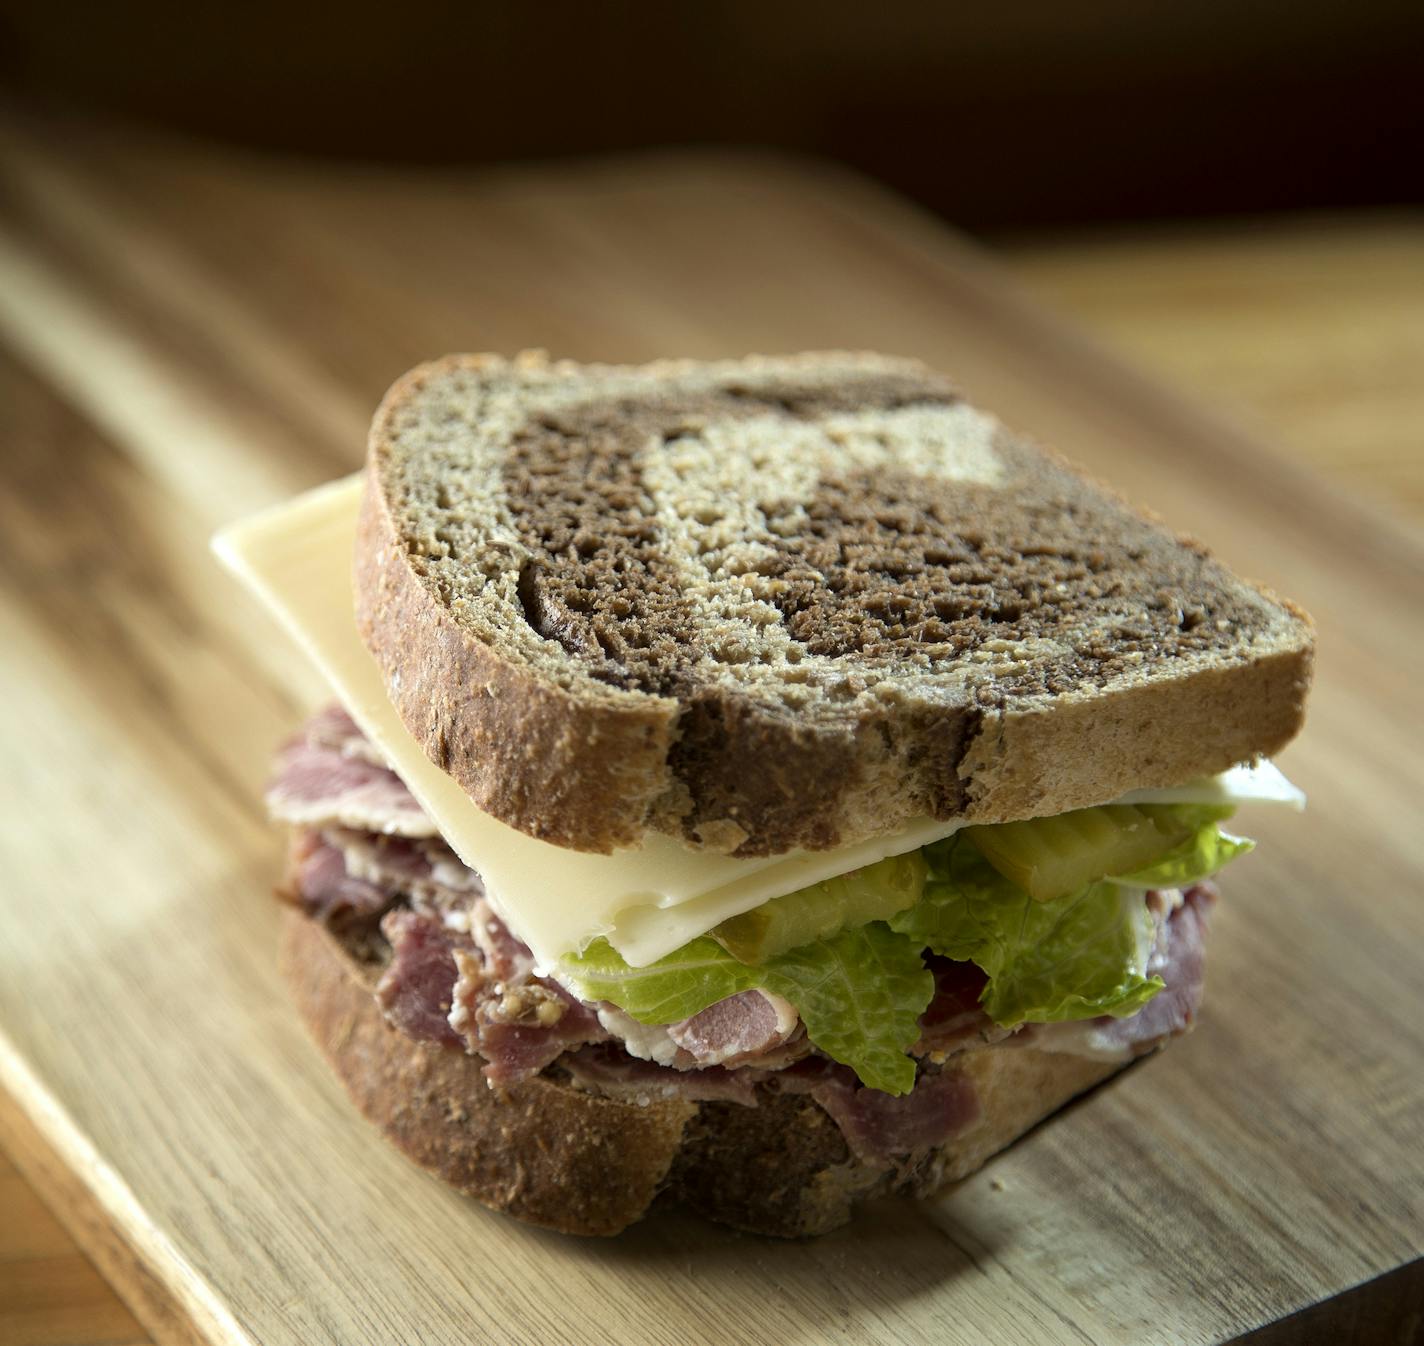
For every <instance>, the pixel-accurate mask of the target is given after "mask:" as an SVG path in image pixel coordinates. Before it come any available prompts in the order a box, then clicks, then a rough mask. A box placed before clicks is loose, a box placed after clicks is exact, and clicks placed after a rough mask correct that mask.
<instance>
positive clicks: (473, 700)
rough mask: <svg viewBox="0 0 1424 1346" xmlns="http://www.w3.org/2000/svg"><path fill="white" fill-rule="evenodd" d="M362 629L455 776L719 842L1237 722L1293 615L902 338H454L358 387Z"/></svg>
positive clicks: (1232, 741)
mask: <svg viewBox="0 0 1424 1346" xmlns="http://www.w3.org/2000/svg"><path fill="white" fill-rule="evenodd" d="M368 473H369V475H368V481H367V487H366V492H365V501H364V505H363V512H362V522H361V533H360V537H359V540H358V545H357V560H356V589H357V608H358V614H359V620H360V624H361V629H362V633H363V636H364V638H365V640H366V643H367V645H368V646H369V648H370V649H371V651H372V652H373V654H374V655H375V657H376V659H377V661H378V663H379V664H380V667H381V669H382V671H383V674H384V677H385V681H386V686H387V688H388V690H389V692H390V695H391V698H392V701H393V702H394V704H395V706H396V708H397V710H398V711H399V713H400V715H401V718H402V719H403V721H404V722H405V724H406V725H407V727H408V728H409V729H410V730H411V732H412V733H413V734H414V736H415V737H416V739H417V740H418V741H419V742H420V743H421V744H422V745H423V746H424V748H425V751H426V752H427V754H428V755H429V756H430V757H431V759H432V760H433V761H434V762H435V763H436V764H437V765H439V766H440V767H442V768H443V769H444V770H446V771H448V772H449V773H450V774H451V775H452V776H453V777H454V778H455V779H456V780H457V781H458V782H459V783H460V784H461V785H462V786H463V787H464V789H465V790H466V791H467V792H468V793H469V794H470V796H471V797H472V798H473V799H474V801H475V802H476V803H477V804H478V805H479V806H480V807H481V808H483V809H485V810H487V811H488V812H489V813H491V814H493V815H494V816H496V817H498V818H500V819H502V820H504V821H505V822H507V823H509V824H511V825H512V826H514V827H517V828H519V829H520V830H522V831H524V832H527V833H530V834H532V835H534V836H538V837H542V838H544V839H546V840H548V841H551V842H554V843H556V844H558V845H561V846H567V847H572V848H575V849H580V850H590V851H608V850H611V849H613V848H616V847H621V846H628V845H632V844H636V843H637V842H638V840H639V839H640V838H641V836H642V835H643V833H644V832H645V830H646V829H648V828H657V829H660V830H663V831H666V832H670V833H673V834H674V835H678V836H680V837H681V838H683V839H684V840H685V841H687V842H688V843H689V844H693V845H704V846H708V847H710V848H713V849H717V850H727V851H735V852H736V853H738V854H743V855H756V854H775V853H778V852H781V851H785V850H788V849H791V848H793V847H805V848H808V849H824V848H829V847H835V846H839V845H843V844H847V843H849V842H851V841H853V840H857V839H860V838H862V837H866V836H869V835H873V834H875V833H879V832H884V831H887V830H890V829H893V828H895V827H897V826H899V825H901V824H903V823H904V822H905V821H906V820H908V819H910V818H912V817H916V816H924V815H931V816H934V817H937V818H944V819H949V818H956V817H961V816H962V817H966V818H970V819H974V820H976V821H981V822H997V821H1004V820H1007V819H1012V818H1021V817H1030V816H1037V815H1043V814H1050V813H1057V812H1061V811H1063V810H1066V809H1071V808H1077V807H1081V806H1084V805H1088V804H1094V803H1100V802H1102V801H1104V800H1108V799H1111V798H1113V797H1115V796H1117V795H1119V794H1121V793H1122V792H1124V791H1125V790H1128V789H1131V788H1134V787H1143V786H1161V785H1168V784H1174V783H1177V782H1179V781H1182V780H1185V779H1187V778H1189V777H1192V776H1195V775H1198V774H1201V773H1203V772H1212V771H1219V770H1223V769H1225V768H1226V767H1228V766H1230V765H1232V764H1233V763H1236V762H1240V761H1245V760H1248V759H1250V758H1252V757H1255V756H1257V755H1262V754H1269V753H1271V752H1274V751H1276V750H1277V749H1278V748H1280V747H1281V746H1282V745H1283V744H1284V743H1285V742H1287V741H1288V740H1289V739H1290V738H1291V737H1292V736H1293V735H1294V734H1295V732H1296V731H1297V729H1298V728H1299V725H1300V722H1301V718H1302V714H1303V705H1304V699H1305V693H1306V690H1307V687H1308V684H1309V679H1310V659H1311V644H1312V637H1311V628H1310V624H1309V619H1308V618H1306V617H1305V615H1304V614H1303V613H1301V612H1299V611H1298V610H1296V609H1294V608H1292V607H1291V606H1290V605H1289V604H1287V603H1284V602H1282V601H1280V600H1278V599H1276V598H1274V597H1273V596H1272V595H1270V594H1268V593H1266V592H1264V591H1262V590H1261V589H1259V588H1257V587H1255V586H1253V585H1250V584H1247V583H1244V582H1243V581H1241V580H1239V579H1237V578H1236V577H1235V576H1233V575H1232V574H1231V573H1230V572H1229V571H1227V570H1226V569H1225V568H1224V567H1223V566H1221V565H1220V564H1218V563H1217V562H1216V561H1214V560H1213V559H1212V558H1211V557H1210V556H1209V555H1208V554H1207V552H1206V551H1205V549H1203V548H1202V547H1201V546H1200V545H1199V544H1197V543H1195V542H1193V541H1191V540H1189V539H1186V538H1182V537H1178V536H1175V535H1174V534H1172V533H1171V532H1169V531H1168V530H1167V529H1166V528H1164V527H1163V526H1162V525H1161V523H1160V522H1158V521H1157V520H1156V519H1154V518H1152V517H1149V516H1147V515H1144V514H1142V513H1139V512H1137V511H1136V510H1134V509H1133V508H1132V507H1130V506H1129V505H1127V504H1126V503H1125V502H1123V501H1122V500H1121V499H1119V498H1118V497H1117V496H1115V495H1113V494H1112V493H1111V492H1110V491H1108V490H1106V489H1105V488H1103V487H1102V486H1100V485H1098V484H1096V483H1094V482H1092V481H1090V480H1089V479H1087V478H1086V477H1084V476H1083V475H1082V474H1081V473H1079V472H1077V471H1076V470H1074V469H1073V468H1072V467H1071V466H1069V465H1068V464H1067V463H1066V462H1064V461H1063V460H1062V459H1060V458H1059V457H1057V456H1056V455H1054V454H1052V453H1050V452H1047V451H1045V450H1043V449H1042V448H1039V447H1037V446H1035V445H1032V444H1030V443H1028V442H1026V441H1025V440H1024V439H1023V438H1021V437H1019V436H1016V435H1013V434H1011V433H1009V432H1008V431H1006V430H1005V429H1004V428H1003V427H1002V426H1000V425H999V423H998V422H997V421H996V420H994V419H993V418H992V417H991V416H989V415H987V414H986V413H984V412H981V411H979V410H977V409H975V408H974V407H972V406H970V405H969V404H968V403H966V402H965V401H964V400H963V399H962V398H961V397H960V395H959V394H958V393H957V392H956V391H955V389H954V387H953V386H952V385H951V384H950V383H949V382H948V381H947V380H946V379H944V378H943V377H942V376H940V375H938V374H936V373H933V372H932V371H930V370H929V369H927V368H925V367H924V366H922V365H920V364H918V363H915V362H912V361H907V360H897V359H888V358H884V357H880V356H873V355H847V354H821V355H802V356H795V357H789V358H775V359H772V358H750V359H746V360H741V361H727V362H717V363H692V362H665V363H660V364H653V365H648V366H644V367H641V368H618V367H611V366H598V365H586V366H580V365H575V364H571V363H565V362H559V363H551V362H549V361H547V360H545V359H543V358H542V357H539V356H523V357H520V358H518V359H515V360H512V361H507V360H503V359H500V358H498V357H495V356H452V357H449V358H447V359H444V360H439V361H436V362H435V363H433V364H429V365H424V366H422V367H420V368H418V369H416V370H414V371H413V372H412V373H410V374H408V375H407V376H406V377H405V378H403V379H402V380H401V381H400V382H399V383H397V384H396V385H395V387H394V388H393V389H392V390H391V391H390V393H389V394H388V395H387V397H386V399H385V401H384V403H383V404H382V406H381V408H380V410H379V412H378V413H377V416H376V420H375V424H374V426H373V428H372V432H371V445H370V458H369V467H368Z"/></svg>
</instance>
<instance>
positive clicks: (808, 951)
mask: <svg viewBox="0 0 1424 1346" xmlns="http://www.w3.org/2000/svg"><path fill="white" fill-rule="evenodd" d="M920 948H921V946H920V945H917V944H915V943H914V942H913V941H911V940H908V939H906V938H904V937H903V936H901V935H897V934H894V933H893V932H892V931H891V930H890V929H889V928H888V927H887V926H886V925H885V924H884V923H883V922H880V921H873V922H871V923H870V924H869V925H863V926H859V927H857V928H855V929H852V930H846V931H843V932H842V933H840V934H838V935H835V936H833V937H832V938H830V939H823V940H816V941H814V942H813V943H810V944H803V945H802V946H801V947H800V948H797V949H792V950H790V951H789V952H787V953H783V954H778V955H776V956H775V957H774V958H770V959H768V960H767V961H766V962H765V963H763V964H761V965H759V966H757V967H748V966H747V965H746V964H744V963H740V962H738V961H737V960H736V959H735V958H733V957H732V955H731V954H729V953H728V952H727V951H726V950H725V949H723V948H722V946H721V945H720V944H718V943H717V942H716V940H713V939H708V938H705V937H704V938H702V939H694V940H692V941H691V942H690V943H688V944H685V945H683V947H682V948H680V949H677V950H674V952H672V953H670V954H668V955H667V957H665V958H660V959H658V961H657V962H655V963H652V964H650V965H649V966H647V967H629V966H628V964H627V963H626V962H624V960H623V959H622V957H620V955H619V954H618V952H617V951H616V950H615V949H614V948H613V947H612V945H610V944H609V943H608V941H607V940H605V939H596V940H594V941H593V942H592V943H591V944H590V945H589V946H588V948H587V949H585V950H584V951H583V953H581V954H577V955H570V956H568V957H566V958H564V959H562V960H561V966H560V969H559V979H560V981H562V982H563V983H564V984H565V985H566V986H567V987H568V988H569V989H570V990H571V991H573V993H574V994H575V995H577V996H579V997H580V998H581V999H584V1000H595V1001H597V1000H607V1001H610V1002H611V1003H613V1004H615V1005H617V1006H618V1007H619V1008H620V1009H622V1010H623V1011H625V1012H626V1013H627V1014H630V1015H632V1017H633V1018H635V1019H637V1020H638V1021H639V1022H640V1023H646V1024H666V1023H676V1022H677V1021H678V1020H680V1019H686V1018H689V1017H690V1016H691V1015H694V1014H697V1013H698V1012H699V1011H701V1010H704V1009H706V1008H707V1007H708V1006H709V1005H713V1004H716V1002H717V1001H719V1000H724V999H726V997H727V996H729V995H735V994H737V992H739V991H747V990H751V989H752V988H753V987H759V988H761V989H762V990H766V991H770V992H772V993H773V994H775V995H779V996H782V997H783V998H784V999H786V1000H788V1001H789V1002H790V1003H791V1004H792V1005H794V1006H795V1007H796V1010H797V1012H798V1013H799V1014H800V1016H801V1019H802V1021H803V1022H804V1023H805V1025H806V1034H807V1036H808V1037H809V1038H810V1039H811V1041H812V1042H813V1043H814V1044H815V1045H816V1046H817V1047H819V1048H820V1050H821V1051H823V1052H825V1053H826V1055H827V1056H829V1057H830V1058H831V1059H832V1060H834V1061H839V1062H841V1064H843V1065H847V1066H849V1067H850V1068H851V1069H852V1070H854V1071H855V1073H856V1074H857V1075H858V1076H859V1077H860V1079H861V1081H862V1083H864V1084H867V1085H869V1086H870V1087H871V1088H872V1089H882V1090H884V1091H885V1092H886V1093H891V1094H903V1093H906V1092H908V1091H909V1090H910V1089H912V1088H913V1087H914V1083H915V1062H914V1060H913V1059H912V1058H911V1057H909V1056H908V1055H906V1053H907V1052H908V1050H909V1048H910V1047H911V1045H912V1044H913V1043H914V1041H915V1039H916V1038H917V1037H919V1032H920V1030H919V1017H920V1015H921V1014H923V1013H924V1011H925V1009H926V1007H927V1006H928V1005H929V1003H930V1000H931V998H932V997H933V995H934V977H933V976H932V975H931V974H930V972H929V971H928V970H927V969H926V967H925V965H924V963H923V961H922V960H921V957H920Z"/></svg>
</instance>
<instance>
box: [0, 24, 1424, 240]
mask: <svg viewBox="0 0 1424 1346" xmlns="http://www.w3.org/2000/svg"><path fill="white" fill-rule="evenodd" d="M0 79H3V82H4V84H5V85H6V86H7V87H8V88H10V89H11V90H12V91H14V92H18V93H19V94H20V95H21V97H22V98H23V99H26V100H30V101H39V102H43V103H53V104H58V105H61V106H65V105H70V106H72V105H80V106H82V107H84V108H86V109H90V110H92V109H99V110H102V111H105V112H107V113H110V114H114V115H118V116H122V117H124V118H127V119H131V120H137V121H142V122H147V123H156V124H161V125H163V126H166V127H169V128H177V129H180V130H183V131H186V132H189V133H193V134H197V135H201V136H205V137H214V138H218V139H221V140H223V141H227V142H236V143H239V144H242V145H248V146H254V147H262V148H265V149H274V150H278V151H282V152H286V153H293V154H311V153H319V154H323V155H339V156H346V157H351V158H356V159H366V160H385V161H389V160H419V161H437V162H459V163H471V162H477V163H485V162H494V161H501V160H509V159H537V158H544V157H548V156H562V155H567V154H578V153H585V152H589V151H610V150H613V151H616V150H627V149H636V148H641V147H647V146H666V145H686V144H716V145H755V146H766V147H773V148H780V149H784V150H789V151H794V152H808V153H812V154H819V155H825V156H829V157H831V158H834V159H838V160H840V161H842V162H845V163H848V164H850V165H852V166H854V167H856V168H859V169H862V170H864V171H867V172H869V173H871V174H872V175H874V176H875V177H877V178H879V179H881V180H882V181H884V182H887V183H889V184H891V185H892V186H894V187H897V188H899V189H900V190H901V191H903V192H906V193H907V194H909V195H910V196H912V197H914V198H916V199H918V200H919V201H921V202H922V203H924V204H926V205H928V206H929V207H931V208H932V209H934V210H936V211H938V212H940V213H942V214H943V215H945V216H947V217H949V218H951V219H953V220H954V221H955V222H957V223H959V224H961V225H963V226H967V227H970V228H973V229H978V230H981V231H982V230H991V229H992V230H1000V229H1005V228H1020V227H1024V226H1034V227H1039V226H1058V225H1063V224H1072V223H1080V222H1082V223H1101V222H1104V221H1118V220H1136V219H1148V218H1155V217H1167V216H1183V215H1188V216H1198V217H1199V216H1202V215H1207V214H1225V213H1232V214H1236V213H1241V212H1259V211H1268V210H1275V209H1285V208H1302V207H1303V208H1322V207H1325V208H1329V207H1341V206H1355V205H1363V204H1374V205H1397V204H1404V203H1411V202H1418V201H1420V200H1421V199H1424V93H1421V90H1424V3H1421V0H1353V2H1351V0H1324V2H1317V3H1309V2H1308V0H1297V2H1296V3H1287V2H1286V0H1254V3H1253V2H1252V0H1244V2H1243V0H1194V2H1193V3H1176V4H1168V3H1160V2H1159V3H1155V4H1154V3H1148V2H1147V0H1092V2H1091V3H1071V0H1022V2H1021V3H999V4H994V3H988V4H984V3H980V4H974V5H965V4H953V3H934V2H933V0H881V3H864V2H863V3H847V2H846V0H819V3H808V2H807V0H785V2H784V3H776V2H775V0H762V2H760V3H759V2H757V0H707V2H706V3H672V2H670V3H663V4H648V3H614V2H611V0H610V2H609V3H596V2H591V3H581V4H573V3H545V4H538V5H535V4H522V5H516V4H461V5H454V4H450V5H441V4H408V5H400V4H390V3H373V0H347V2H346V3H343V4H340V5H337V4H326V5H322V6H319V7H317V6H305V7H304V6H301V5H294V4H288V5H281V6H278V5H271V4H265V3H258V4H248V5H235V4H204V3H192V0H189V2H188V3H178V2H177V0H144V2H142V3H115V4H73V3H71V4H62V3H31V4H21V3H17V0H0Z"/></svg>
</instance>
